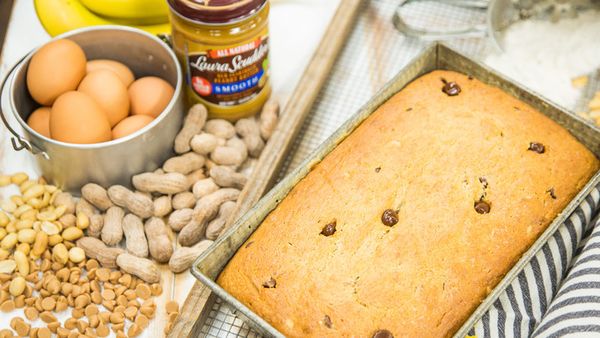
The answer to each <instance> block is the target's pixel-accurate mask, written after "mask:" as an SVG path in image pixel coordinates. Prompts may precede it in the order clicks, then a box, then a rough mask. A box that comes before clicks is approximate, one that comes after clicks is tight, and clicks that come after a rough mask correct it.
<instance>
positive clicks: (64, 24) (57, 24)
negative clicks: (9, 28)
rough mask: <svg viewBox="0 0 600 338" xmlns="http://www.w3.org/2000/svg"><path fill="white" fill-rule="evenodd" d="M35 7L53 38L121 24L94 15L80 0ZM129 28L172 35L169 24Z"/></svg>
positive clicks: (43, 0) (40, 1) (38, 0)
mask: <svg viewBox="0 0 600 338" xmlns="http://www.w3.org/2000/svg"><path fill="white" fill-rule="evenodd" d="M34 6H35V10H36V13H37V16H38V18H39V20H40V22H41V23H42V26H44V29H45V30H46V32H48V34H50V35H51V36H56V35H59V34H62V33H65V32H68V31H70V30H73V29H77V28H81V27H88V26H101V25H118V24H119V22H115V21H112V20H110V19H108V18H103V17H100V16H99V15H97V14H95V13H93V12H92V11H90V10H89V9H88V8H87V7H85V6H84V5H83V4H82V3H81V1H80V0H34ZM128 26H131V27H135V28H139V29H142V30H144V31H146V32H148V33H150V34H154V35H158V34H170V33H171V25H170V24H169V23H168V22H167V23H161V24H154V25H128Z"/></svg>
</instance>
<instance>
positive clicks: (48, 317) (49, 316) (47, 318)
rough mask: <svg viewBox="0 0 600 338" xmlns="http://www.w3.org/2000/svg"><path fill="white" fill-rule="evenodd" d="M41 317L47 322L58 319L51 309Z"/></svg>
mask: <svg viewBox="0 0 600 338" xmlns="http://www.w3.org/2000/svg"><path fill="white" fill-rule="evenodd" d="M40 318H41V319H42V320H43V321H44V322H45V323H48V324H49V323H52V322H55V321H56V317H54V315H53V314H52V312H50V311H44V312H42V313H41V314H40Z"/></svg>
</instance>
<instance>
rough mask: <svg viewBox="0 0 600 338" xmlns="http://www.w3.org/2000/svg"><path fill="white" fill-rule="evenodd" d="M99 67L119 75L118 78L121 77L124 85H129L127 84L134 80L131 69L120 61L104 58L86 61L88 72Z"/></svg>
mask: <svg viewBox="0 0 600 338" xmlns="http://www.w3.org/2000/svg"><path fill="white" fill-rule="evenodd" d="M99 69H106V70H110V71H112V72H114V73H115V74H117V76H118V77H119V79H121V81H122V82H123V84H124V85H125V87H129V85H130V84H131V83H132V82H133V81H134V80H135V77H134V76H133V72H131V69H129V67H127V66H125V65H124V64H122V63H121V62H118V61H113V60H106V59H100V60H92V61H88V62H87V72H88V74H89V73H91V72H93V71H95V70H99Z"/></svg>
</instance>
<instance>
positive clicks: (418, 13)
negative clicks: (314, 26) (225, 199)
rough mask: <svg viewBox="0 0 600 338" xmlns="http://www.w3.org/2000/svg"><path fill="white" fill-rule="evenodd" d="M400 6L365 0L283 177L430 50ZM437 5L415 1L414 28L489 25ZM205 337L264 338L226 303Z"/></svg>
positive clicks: (469, 47) (477, 43)
mask: <svg viewBox="0 0 600 338" xmlns="http://www.w3.org/2000/svg"><path fill="white" fill-rule="evenodd" d="M397 5H398V1H397V0H396V1H392V0H372V1H368V0H366V1H364V2H363V4H362V8H361V9H360V10H359V13H360V14H359V17H358V18H357V20H356V23H355V27H354V29H353V31H352V32H351V34H350V36H349V38H348V41H347V43H346V45H345V47H344V49H343V50H342V51H341V52H340V56H339V59H338V60H337V62H336V64H335V66H334V67H333V70H332V72H331V74H330V77H329V79H328V81H327V82H326V83H325V85H324V88H323V89H322V91H321V93H320V94H319V96H318V97H317V100H316V101H315V104H314V105H313V108H312V111H311V113H310V115H309V117H308V118H307V119H306V121H305V123H304V125H303V127H302V129H301V130H300V133H299V136H298V137H297V138H296V140H295V143H294V145H293V147H292V151H291V153H290V156H288V158H287V159H286V162H285V163H284V166H283V170H282V171H281V173H280V178H282V177H284V176H285V175H286V174H287V173H289V172H290V171H291V170H293V169H294V168H295V167H296V166H298V165H299V164H300V163H301V162H302V161H303V160H304V159H305V158H306V157H307V156H308V155H309V154H310V153H311V152H312V151H313V150H314V149H315V148H316V147H317V146H318V145H319V144H320V143H321V142H323V141H324V140H325V139H326V138H327V137H329V135H331V134H332V133H333V132H334V131H335V130H336V129H337V128H338V127H339V126H340V125H341V124H342V123H343V122H344V121H346V120H347V119H348V118H349V117H350V116H352V114H354V113H355V112H356V111H357V110H358V108H359V107H360V106H361V105H363V104H364V103H365V102H367V101H368V100H369V98H371V96H373V94H374V93H375V92H377V90H378V89H380V88H381V87H383V85H384V84H385V83H386V82H387V81H388V80H390V79H391V78H392V77H393V76H394V75H395V74H396V73H398V71H399V70H400V69H401V68H402V67H403V66H404V65H406V64H407V63H408V62H409V61H410V60H411V59H412V58H413V57H414V56H416V55H417V54H418V53H419V52H420V51H421V50H422V49H423V48H424V47H425V46H426V43H424V42H422V41H419V40H416V39H412V38H407V37H404V36H402V35H401V34H399V33H398V32H397V31H396V30H395V29H394V26H393V25H392V16H393V14H394V11H395V10H396V7H397ZM432 5H433V4H432V3H429V4H427V3H415V4H414V5H411V7H408V8H406V9H405V10H404V9H403V12H402V13H403V18H405V20H406V21H407V22H409V23H411V24H413V25H417V26H428V27H431V26H436V25H437V26H436V27H439V28H440V29H443V28H448V27H451V26H456V25H465V24H474V23H482V22H484V21H485V16H484V14H483V13H482V12H477V11H472V10H466V9H461V8H456V7H453V6H448V5H444V4H441V3H436V4H435V5H434V6H435V10H434V11H432V10H431V6H432ZM440 25H441V26H440ZM448 44H449V45H450V46H452V47H454V48H456V49H458V50H460V51H462V52H463V53H465V54H469V55H472V56H477V55H482V54H483V53H485V52H486V50H487V48H491V47H489V46H488V45H487V43H486V41H485V40H484V39H464V40H455V41H451V42H449V43H448ZM201 334H202V335H203V336H206V337H219V338H221V337H226V338H237V337H250V338H253V337H260V335H259V334H257V333H256V332H254V331H253V330H252V329H250V328H249V327H248V325H247V324H246V323H245V322H244V321H242V320H241V319H240V318H238V317H237V316H236V314H235V313H234V312H233V311H232V310H230V309H229V308H228V307H227V306H226V305H225V304H223V303H222V302H221V301H220V300H217V302H216V303H215V304H214V306H213V308H212V310H211V312H210V313H209V315H208V318H207V320H206V322H205V324H204V326H203V327H202V329H201Z"/></svg>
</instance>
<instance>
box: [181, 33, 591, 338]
mask: <svg viewBox="0 0 600 338" xmlns="http://www.w3.org/2000/svg"><path fill="white" fill-rule="evenodd" d="M436 69H444V70H453V71H457V72H461V73H463V74H467V75H471V76H473V77H474V78H477V79H478V80H480V81H482V82H484V83H487V84H490V85H492V86H496V87H499V88H501V89H502V90H504V91H505V92H507V93H508V94H510V95H512V96H514V97H516V98H518V99H519V100H521V101H523V102H525V103H527V104H529V105H531V106H533V107H534V108H536V109H537V110H539V111H540V112H542V113H543V114H545V115H547V116H548V117H550V118H551V119H553V120H554V121H556V122H557V123H558V124H560V125H561V126H563V127H564V128H566V129H567V130H569V132H571V134H573V135H574V136H575V137H576V138H577V139H578V140H579V141H580V142H581V143H583V144H584V145H585V146H586V147H587V148H588V149H590V150H591V151H592V152H593V153H594V154H595V155H596V156H597V157H600V129H598V128H596V127H594V126H592V125H591V124H590V123H589V122H586V121H585V120H583V119H581V118H580V117H578V116H576V115H575V114H572V113H569V112H567V111H565V110H564V109H562V108H560V107H558V106H556V105H554V104H552V103H550V102H548V101H547V100H545V99H544V98H542V97H540V96H539V95H537V94H535V93H532V92H530V91H528V90H526V89H524V88H522V87H520V86H518V85H516V84H514V83H512V82H511V81H509V80H507V79H506V78H504V77H502V76H500V75H498V74H496V73H495V72H493V71H491V70H490V69H489V68H487V67H485V66H483V65H481V64H479V63H477V62H474V61H472V60H470V59H468V58H467V57H465V56H463V55H461V54H459V53H457V52H456V51H454V50H452V49H450V48H448V47H446V46H444V45H442V44H434V45H432V46H430V47H428V48H427V49H426V50H424V51H423V53H422V54H421V55H419V56H418V57H417V58H415V59H414V60H413V61H412V62H411V63H409V64H408V65H407V66H406V67H405V68H404V69H403V70H402V71H401V72H400V73H399V74H398V75H397V76H395V77H394V78H393V79H392V80H391V81H390V82H389V83H388V84H387V85H386V86H385V87H384V88H383V89H382V90H381V91H379V93H377V94H376V95H375V96H374V97H373V98H372V99H371V100H370V101H369V102H368V103H367V104H365V105H364V106H363V107H362V109H360V110H359V111H358V113H356V114H355V115H354V116H353V117H352V118H350V119H349V120H348V121H347V122H346V123H345V124H344V125H343V126H342V127H340V128H339V129H338V130H337V131H336V132H335V133H334V134H333V135H332V136H331V137H329V139H327V140H326V141H325V142H324V143H323V144H321V145H320V146H319V147H318V148H317V149H316V150H315V151H314V152H313V153H312V155H310V156H309V158H308V159H306V160H305V161H304V162H303V163H302V165H300V166H299V168H297V169H296V170H294V171H293V172H292V173H291V174H290V175H288V176H287V177H286V178H285V179H284V180H283V181H281V182H280V183H279V184H278V185H277V186H276V187H275V188H273V189H272V190H271V191H270V192H269V193H268V194H267V195H266V196H265V197H263V198H262V199H261V200H260V201H259V202H258V203H257V204H256V205H255V206H254V207H253V208H252V209H251V210H250V211H249V212H248V213H246V214H245V215H244V216H243V217H242V218H241V219H240V220H238V222H236V223H235V224H234V225H233V226H232V227H231V228H230V229H228V231H227V232H226V233H225V234H224V235H223V236H222V237H221V238H220V239H219V240H218V241H217V242H216V243H215V245H214V246H213V247H212V248H210V249H209V250H207V251H206V252H204V253H203V254H202V255H200V257H198V259H197V260H196V262H195V264H194V266H193V267H192V274H193V275H194V276H195V277H196V278H198V279H199V280H200V281H202V282H203V283H204V284H206V285H207V286H208V287H209V288H210V289H211V290H212V292H214V294H216V295H217V296H218V297H220V298H222V299H223V300H224V301H225V302H226V303H227V304H228V305H229V306H231V307H232V308H233V309H235V310H236V314H237V315H239V316H240V317H241V318H242V319H244V320H246V321H247V322H248V324H249V325H250V326H252V327H253V328H255V329H256V330H257V331H258V332H260V333H261V334H263V335H265V336H266V337H283V335H282V334H281V333H280V332H279V331H277V330H276V329H275V328H273V327H272V326H271V325H269V323H267V322H266V321H265V320H264V319H262V318H260V317H259V316H258V315H257V314H255V313H254V312H252V311H251V310H250V309H249V308H248V307H246V306H245V305H244V304H242V303H241V302H239V301H238V300H237V299H235V298H234V297H233V296H231V295H230V294H229V293H227V291H225V290H224V289H222V288H221V287H220V286H219V285H217V283H216V282H215V280H216V278H217V277H218V275H219V274H220V273H221V271H222V269H223V268H224V267H225V265H226V264H227V262H228V261H229V259H231V257H233V255H234V254H235V252H236V251H237V250H238V248H239V247H240V246H241V245H242V244H243V243H244V242H245V241H246V240H247V239H248V237H249V236H250V235H251V234H252V233H253V232H254V231H255V230H256V229H257V228H258V227H259V226H260V224H261V223H262V221H263V219H264V218H265V217H266V216H267V215H268V214H269V213H270V212H271V211H272V210H273V209H275V207H277V205H278V204H279V202H280V201H281V200H282V199H283V198H284V197H285V196H286V195H287V194H288V192H289V191H290V190H291V189H292V188H293V187H294V186H295V185H296V184H297V183H298V182H299V181H300V180H301V179H302V178H303V177H305V176H306V175H307V174H308V173H309V172H310V171H311V169H312V168H313V167H314V165H316V164H317V163H319V162H320V161H321V160H322V159H323V158H324V157H325V156H326V155H327V154H328V153H329V152H330V151H331V150H333V149H334V148H335V147H336V146H337V145H338V144H339V143H340V142H342V141H343V140H344V139H345V138H346V136H348V135H349V134H350V133H352V131H353V130H354V129H355V128H356V127H358V126H359V125H360V124H361V123H362V122H363V121H364V120H365V119H366V118H367V117H368V116H369V115H371V113H372V112H374V111H375V110H376V109H377V108H378V107H379V106H380V105H381V104H382V103H384V102H385V101H387V100H388V99H389V98H390V97H391V96H392V95H394V94H395V93H397V92H398V91H400V90H401V89H402V88H404V87H405V86H406V85H407V84H408V83H410V82H412V81H413V80H415V79H416V78H418V77H420V76H421V75H423V74H425V73H428V72H431V71H433V70H436ZM598 183H600V172H598V173H596V174H595V175H594V176H593V177H592V178H591V179H590V181H589V182H587V184H586V185H585V187H584V188H583V189H581V191H580V192H579V193H578V194H577V195H576V196H575V198H573V200H572V201H571V202H570V203H569V204H568V205H567V207H566V208H565V209H564V210H563V211H562V212H561V213H560V214H559V215H558V216H557V217H556V218H555V219H554V221H553V222H552V223H551V224H550V225H549V226H548V228H547V229H546V231H544V232H543V233H542V234H541V236H540V237H539V238H538V239H537V240H536V241H535V243H534V244H533V245H532V246H531V248H530V249H529V250H527V252H525V253H524V254H523V256H522V257H521V259H520V260H519V261H518V262H517V263H516V264H515V265H514V266H513V268H512V269H511V270H510V271H509V272H508V273H507V274H506V276H505V277H504V278H503V279H502V281H501V282H500V283H499V284H498V285H497V286H496V288H495V289H494V290H493V291H492V292H491V293H490V294H489V295H488V297H487V298H486V299H485V300H484V301H483V302H482V303H481V305H479V307H478V308H477V309H476V310H475V311H474V312H473V313H472V314H471V316H470V317H469V319H468V320H467V321H466V322H465V323H464V324H463V325H462V327H461V328H460V329H459V330H458V331H457V332H456V334H455V337H464V336H465V335H467V333H468V331H469V330H470V329H471V327H472V326H473V325H474V324H475V323H476V322H477V321H478V320H479V319H480V318H481V317H482V316H483V315H484V314H485V312H486V311H487V310H488V309H489V308H490V307H491V306H492V304H493V303H494V301H495V300H496V299H497V298H498V297H499V296H500V295H501V293H502V292H503V291H504V290H505V289H506V288H507V287H508V286H509V284H510V283H511V282H512V280H513V279H514V278H515V277H516V276H517V275H518V274H519V272H521V270H522V269H523V268H524V267H525V266H526V265H527V263H528V262H529V261H530V260H531V258H532V257H533V256H534V255H535V254H536V252H538V251H539V250H540V249H541V248H542V246H543V245H544V244H545V243H546V242H547V240H548V239H549V238H550V237H551V236H552V235H553V234H554V232H555V231H556V230H557V229H558V228H559V226H560V225H561V224H562V223H563V222H564V221H566V219H567V218H568V217H569V215H570V214H571V213H572V212H573V211H574V210H575V208H576V207H577V206H578V205H579V204H580V203H581V202H582V201H583V199H584V198H585V197H586V196H587V195H588V194H589V192H590V191H591V189H592V188H593V187H594V186H595V185H596V184H598Z"/></svg>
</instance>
